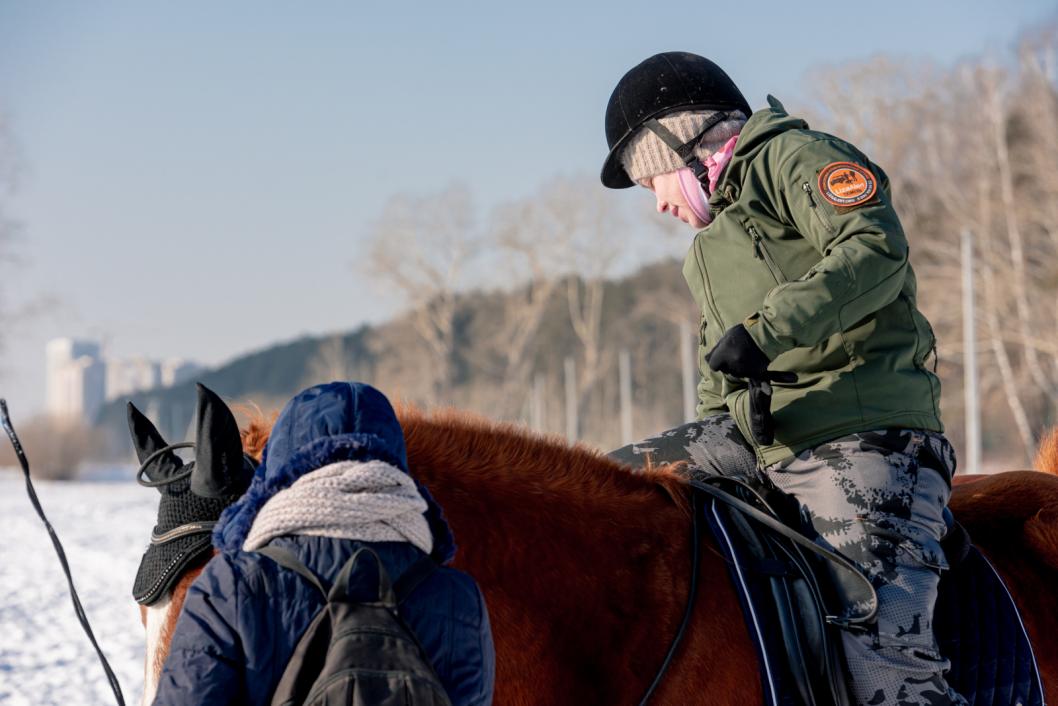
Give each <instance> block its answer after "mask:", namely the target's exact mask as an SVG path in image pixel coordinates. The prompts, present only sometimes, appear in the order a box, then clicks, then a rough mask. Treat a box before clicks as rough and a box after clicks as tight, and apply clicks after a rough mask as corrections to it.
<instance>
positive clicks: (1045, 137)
mask: <svg viewBox="0 0 1058 706" xmlns="http://www.w3.org/2000/svg"><path fill="white" fill-rule="evenodd" d="M1054 38H1055V33H1054V32H1053V30H1051V31H1049V32H1041V33H1038V34H1037V35H1036V36H1035V37H1033V38H1032V41H1031V42H1028V41H1026V42H1023V43H1022V46H1021V48H1020V50H1019V61H1018V62H1017V64H1016V66H1012V65H1011V64H1010V63H1009V62H1008V63H1000V62H998V61H994V60H985V59H975V60H971V61H968V62H965V63H964V64H962V65H960V66H958V67H956V68H955V69H953V70H952V71H950V72H939V71H938V70H937V69H935V68H931V67H918V66H914V65H900V64H895V63H893V62H891V61H888V60H884V59H877V60H874V61H872V62H870V63H868V64H865V65H857V66H852V67H846V68H844V69H841V70H838V71H832V72H824V73H821V74H820V75H818V76H817V77H816V85H817V86H818V87H819V88H820V95H819V97H818V98H817V104H818V105H819V106H821V108H820V109H819V110H817V115H819V116H822V117H821V118H820V119H819V122H820V125H821V126H822V127H823V129H826V130H828V131H831V132H835V133H836V134H839V135H841V136H843V137H847V138H849V139H851V140H852V141H853V142H855V143H856V144H857V145H858V146H860V147H861V148H863V149H864V150H865V151H866V152H867V153H868V154H870V155H871V157H872V159H874V160H875V161H876V162H878V163H881V164H882V165H883V167H884V168H885V170H886V171H887V172H888V175H889V176H890V177H891V179H892V183H893V192H894V194H896V197H895V199H894V202H895V204H896V205H897V208H898V210H899V211H900V215H901V219H902V221H903V223H904V227H905V230H906V231H907V233H908V236H909V241H910V243H911V245H912V261H913V263H914V265H915V269H916V271H917V273H918V275H919V301H920V305H921V306H922V307H923V309H924V310H925V312H926V314H927V316H928V317H929V318H930V320H931V321H932V323H933V324H934V327H935V328H936V329H937V331H938V335H939V338H940V340H941V346H942V350H944V351H946V352H947V353H946V357H944V358H942V363H946V364H949V365H951V364H955V365H961V358H960V356H959V353H960V352H961V349H960V345H959V343H958V341H959V340H960V339H961V336H960V335H958V331H959V327H960V326H961V323H960V316H959V311H960V306H959V302H958V298H957V295H958V292H959V291H960V287H959V276H960V263H959V257H958V252H959V250H958V238H959V234H960V232H961V231H962V230H964V229H969V230H970V231H971V232H972V233H973V234H974V236H975V239H976V240H977V242H978V246H979V247H978V253H979V255H980V257H979V258H978V260H977V263H976V280H977V282H978V285H979V287H978V291H977V299H978V306H977V311H978V316H979V317H980V320H981V323H982V325H981V326H979V327H978V329H979V331H980V336H981V337H982V338H983V341H982V342H983V344H984V346H983V348H984V353H985V355H983V356H982V359H981V360H982V366H981V371H982V376H981V378H982V379H981V383H982V385H983V387H984V388H985V390H986V391H988V390H992V391H995V392H997V393H1001V394H998V395H996V394H992V395H990V397H989V399H992V400H998V399H1002V400H1003V401H1004V402H1005V404H1006V406H1007V408H1008V409H1009V414H1002V413H995V412H994V413H993V414H991V415H989V416H988V417H987V418H986V424H993V425H999V426H1002V427H1004V428H1010V429H1011V430H1012V431H1015V432H1016V433H1017V438H1019V439H1020V441H1021V444H1020V445H1021V450H1022V455H1023V456H1024V457H1025V458H1027V459H1031V457H1032V455H1033V453H1034V449H1035V438H1036V435H1037V434H1038V433H1039V432H1040V431H1041V430H1042V429H1043V428H1044V426H1045V425H1046V424H1047V423H1048V422H1047V419H1048V417H1049V415H1051V414H1053V411H1054V409H1055V397H1056V396H1058V377H1056V374H1058V359H1056V358H1055V351H1056V348H1058V345H1056V344H1058V325H1056V324H1058V315H1056V314H1055V313H1054V306H1055V304H1056V302H1058V291H1056V290H1058V286H1056V285H1058V267H1056V266H1055V261H1056V257H1055V253H1056V252H1058V248H1056V245H1058V236H1055V234H1054V231H1055V229H1056V228H1058V227H1056V226H1055V225H1054V223H1055V222H1056V221H1055V218H1056V217H1058V212H1056V211H1058V206H1056V205H1055V202H1056V200H1058V198H1056V197H1058V183H1056V182H1055V176H1054V170H1053V167H1052V166H1051V165H1053V164H1054V160H1055V159H1058V153H1056V148H1055V146H1056V144H1058V122H1056V119H1055V116H1056V114H1058V110H1056V91H1055V88H1056V83H1055V80H1054V74H1055V72H1054V70H1053V68H1051V67H1053V66H1054V60H1053V58H1052V57H1053V56H1054V54H1055V47H1056V46H1058V44H1056V42H1055V39H1054ZM820 125H817V126H816V127H819V126H820ZM942 373H943V370H942ZM949 389H950V388H949ZM955 389H958V387H956V388H955Z"/></svg>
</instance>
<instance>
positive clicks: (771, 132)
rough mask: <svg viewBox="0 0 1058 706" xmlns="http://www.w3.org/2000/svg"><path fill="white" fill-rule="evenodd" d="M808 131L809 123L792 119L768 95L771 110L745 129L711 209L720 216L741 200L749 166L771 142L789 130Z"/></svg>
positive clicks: (712, 198) (759, 114) (755, 115)
mask: <svg viewBox="0 0 1058 706" xmlns="http://www.w3.org/2000/svg"><path fill="white" fill-rule="evenodd" d="M806 129H808V123H806V122H805V121H804V120H802V119H801V118H795V117H791V116H790V115H789V114H788V113H787V112H786V108H784V107H783V104H782V103H780V102H779V100H778V99H777V98H775V96H772V95H769V96H768V107H767V108H765V109H763V110H758V111H756V112H755V113H753V115H751V116H749V120H747V121H746V124H745V125H743V126H742V131H741V132H740V133H739V135H738V142H737V143H736V144H735V152H734V154H732V155H731V162H729V163H728V165H727V168H726V169H725V170H724V174H723V176H721V177H720V181H719V182H718V183H717V185H716V190H715V191H714V192H713V193H712V195H711V196H710V198H709V207H710V208H711V209H713V210H714V211H715V212H719V211H722V210H723V209H724V208H726V207H727V206H729V205H731V204H732V203H734V202H735V201H737V200H738V198H739V196H740V195H741V194H742V185H743V182H744V181H745V178H746V173H747V172H748V170H749V165H750V163H751V162H752V161H753V160H754V159H755V158H756V157H757V155H759V154H760V153H761V151H762V150H763V149H764V147H765V145H767V143H768V141H769V140H771V138H773V137H775V136H776V135H779V134H780V133H783V132H786V131H787V130H806Z"/></svg>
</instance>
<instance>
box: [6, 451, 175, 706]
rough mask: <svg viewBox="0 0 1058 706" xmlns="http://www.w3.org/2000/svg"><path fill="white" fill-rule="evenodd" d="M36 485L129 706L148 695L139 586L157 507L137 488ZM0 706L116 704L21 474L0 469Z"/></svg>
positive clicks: (124, 484)
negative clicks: (135, 584) (0, 532)
mask: <svg viewBox="0 0 1058 706" xmlns="http://www.w3.org/2000/svg"><path fill="white" fill-rule="evenodd" d="M107 475H109V476H111V477H112V478H114V477H118V478H124V479H127V480H96V481H92V482H70V483H55V482H47V481H37V480H34V487H35V488H36V490H37V496H38V497H39V498H40V503H41V505H42V506H43V508H44V513H45V514H46V515H47V517H48V519H49V520H50V521H51V524H52V526H53V527H54V528H55V531H56V533H57V534H58V535H59V540H60V541H61V542H62V545H63V548H64V549H65V550H66V556H67V559H68V560H69V562H70V569H71V571H72V573H73V578H74V584H75V585H76V587H77V591H78V593H79V594H80V596H81V602H82V603H83V605H84V608H85V612H86V613H87V614H88V619H89V621H90V622H91V625H92V630H93V632H94V633H95V636H96V640H97V641H98V642H99V646H100V647H101V648H102V649H103V653H104V654H105V655H106V657H107V660H108V661H109V662H110V665H111V667H112V668H113V669H114V672H115V673H116V674H117V677H118V680H119V681H120V682H121V688H122V691H123V692H124V695H125V703H126V704H129V705H130V706H131V705H132V704H138V703H139V700H140V691H141V689H142V688H143V655H144V635H143V628H142V627H141V625H140V616H139V608H138V606H137V605H136V602H135V601H133V600H132V580H133V578H134V576H135V574H136V569H137V567H138V566H139V562H140V557H141V556H142V555H143V551H144V550H145V549H146V546H147V541H148V538H149V536H150V532H151V528H152V527H153V525H154V520H155V514H156V512H157V508H158V501H157V498H158V494H157V492H155V491H153V490H150V489H147V488H142V487H140V486H138V485H136V483H135V482H134V481H133V480H131V479H132V476H133V471H132V470H131V469H120V470H115V471H112V472H111V473H109V474H107ZM0 517H2V518H3V519H4V521H5V522H4V530H5V531H4V536H3V537H2V539H0V547H2V548H0V704H3V705H4V706H16V705H18V706H22V705H23V704H27V705H28V704H63V705H64V706H66V705H71V704H73V705H76V706H80V705H81V704H85V705H86V706H87V705H90V704H113V703H115V700H114V696H113V693H112V692H111V690H110V686H109V684H108V683H107V680H106V675H105V673H104V672H103V667H102V665H101V664H100V663H99V659H98V657H97V656H96V654H95V651H94V650H93V649H92V645H91V643H90V642H89V641H88V637H87V636H86V635H85V634H84V632H83V631H82V629H81V626H80V623H78V621H77V617H76V616H75V615H74V610H73V604H72V603H71V601H70V597H69V594H68V593H67V585H66V578H65V576H64V575H63V572H62V567H61V565H60V564H59V559H58V557H57V556H56V554H55V550H54V549H53V547H52V544H51V540H50V539H49V538H48V533H47V531H46V530H45V528H44V524H43V523H42V522H41V521H40V518H39V517H37V514H36V512H35V511H34V510H33V506H32V504H31V503H30V500H29V497H28V496H27V495H26V488H25V481H24V478H23V476H22V473H21V472H20V471H16V470H8V469H0Z"/></svg>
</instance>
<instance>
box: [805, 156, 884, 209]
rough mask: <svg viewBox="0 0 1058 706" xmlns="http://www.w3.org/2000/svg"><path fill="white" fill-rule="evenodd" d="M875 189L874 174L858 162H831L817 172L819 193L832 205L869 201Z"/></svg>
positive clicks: (848, 206) (876, 182) (876, 188)
mask: <svg viewBox="0 0 1058 706" xmlns="http://www.w3.org/2000/svg"><path fill="white" fill-rule="evenodd" d="M877 190H878V180H877V179H876V178H875V176H874V174H872V173H871V170H870V169H867V168H866V167H864V166H862V165H859V164H854V163H852V162H831V163H830V164H828V165H827V166H825V167H823V169H822V171H820V172H819V193H820V194H822V196H823V198H825V199H826V200H827V201H828V202H830V203H831V204H832V205H834V206H838V207H843V208H850V207H852V206H859V205H860V204H864V203H867V202H868V201H870V200H871V199H872V198H873V197H874V194H875V192H876V191H877Z"/></svg>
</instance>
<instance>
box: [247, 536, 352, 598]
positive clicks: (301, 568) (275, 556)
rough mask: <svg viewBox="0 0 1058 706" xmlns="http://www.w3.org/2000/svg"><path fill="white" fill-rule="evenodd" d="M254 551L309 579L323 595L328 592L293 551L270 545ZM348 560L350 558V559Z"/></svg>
mask: <svg viewBox="0 0 1058 706" xmlns="http://www.w3.org/2000/svg"><path fill="white" fill-rule="evenodd" d="M256 551H257V553H258V554H264V555H265V556H266V557H268V558H269V559H271V560H272V561H274V562H275V563H277V564H279V565H280V566H282V567H284V568H287V569H290V570H291V571H295V572H297V573H299V574H301V575H302V576H304V577H305V578H306V579H308V580H309V583H311V584H312V585H313V586H315V587H316V588H318V589H319V590H320V593H322V594H323V595H324V596H326V595H328V593H330V590H329V588H328V587H327V586H326V584H325V583H324V581H323V580H322V579H320V577H319V576H317V575H316V574H315V573H313V571H312V569H310V568H309V567H307V566H305V565H304V564H302V563H301V560H300V559H298V558H297V557H296V556H295V555H294V552H292V551H289V550H287V549H283V548H282V547H273V546H271V545H266V546H263V547H261V548H260V549H257V550H256ZM350 561H352V560H351V559H350ZM346 579H348V577H346Z"/></svg>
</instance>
